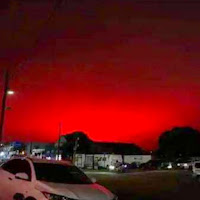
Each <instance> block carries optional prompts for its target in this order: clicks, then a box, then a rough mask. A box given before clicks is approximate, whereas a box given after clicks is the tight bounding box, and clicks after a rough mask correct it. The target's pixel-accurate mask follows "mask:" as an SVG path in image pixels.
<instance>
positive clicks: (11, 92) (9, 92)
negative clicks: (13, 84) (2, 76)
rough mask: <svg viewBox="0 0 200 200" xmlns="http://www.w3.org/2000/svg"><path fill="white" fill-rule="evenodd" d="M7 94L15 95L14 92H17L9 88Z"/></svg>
mask: <svg viewBox="0 0 200 200" xmlns="http://www.w3.org/2000/svg"><path fill="white" fill-rule="evenodd" d="M7 94H8V95H13V94H15V92H14V91H13V90H8V91H7Z"/></svg>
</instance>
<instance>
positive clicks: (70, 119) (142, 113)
mask: <svg viewBox="0 0 200 200" xmlns="http://www.w3.org/2000/svg"><path fill="white" fill-rule="evenodd" d="M5 2H6V1H5ZM8 8H9V6H8V5H6V3H4V4H3V3H2V4H1V9H0V27H1V31H0V66H1V71H0V76H1V79H0V80H1V83H0V86H1V88H2V84H3V83H2V76H3V75H2V72H3V68H5V67H10V69H11V73H12V78H11V87H12V88H13V89H14V90H15V91H16V94H15V95H14V96H10V97H9V99H8V105H9V106H11V107H12V110H9V111H7V112H6V126H5V138H6V139H9V140H26V141H27V140H30V138H31V139H33V140H39V141H53V140H55V139H56V138H57V132H58V124H59V122H60V121H62V122H63V132H64V133H67V132H72V131H75V130H81V131H84V132H86V133H87V134H88V135H89V136H90V137H91V138H92V139H94V140H98V141H121V142H135V143H137V144H139V145H141V146H143V147H145V148H154V147H156V145H157V139H158V136H159V134H160V133H162V131H165V130H166V129H170V128H172V127H174V126H193V127H195V128H200V123H199V122H200V66H199V64H200V61H199V58H200V37H199V36H200V14H199V13H200V3H198V1H196V2H195V1H191V0H190V1H189V0H186V1H181V0H176V1H172V0H170V1H133V0H115V1H114V0H109V1H108V0H106V1H105V0H79V1H78V0H77V1H74V0H66V1H63V3H62V6H61V7H60V8H58V9H57V12H56V13H55V15H53V17H52V18H51V20H49V21H48V23H46V20H47V18H48V16H49V15H50V16H52V15H51V13H52V10H53V1H50V0H45V1H39V0H38V1H35V0H34V1H33V0H29V1H25V0H18V1H17V0H16V1H15V3H12V4H11V6H10V10H8ZM37 38H39V40H37ZM36 40H37V42H35V41H36ZM26 58H28V62H25V63H24V65H20V66H18V64H19V63H21V62H23V61H24V60H26Z"/></svg>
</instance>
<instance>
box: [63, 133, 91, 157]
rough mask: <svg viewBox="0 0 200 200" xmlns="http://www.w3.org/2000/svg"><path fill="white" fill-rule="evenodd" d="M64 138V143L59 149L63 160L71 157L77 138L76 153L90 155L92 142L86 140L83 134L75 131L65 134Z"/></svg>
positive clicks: (86, 137)
mask: <svg viewBox="0 0 200 200" xmlns="http://www.w3.org/2000/svg"><path fill="white" fill-rule="evenodd" d="M64 137H65V140H66V142H65V143H64V144H63V145H62V147H61V150H62V155H63V157H64V158H66V157H69V156H70V157H72V155H73V152H74V147H75V143H76V141H77V138H79V140H78V148H77V150H76V152H77V153H90V148H91V144H92V141H91V140H90V139H89V138H88V136H87V135H86V134H85V133H83V132H79V131H77V132H73V133H71V134H67V135H65V136H64Z"/></svg>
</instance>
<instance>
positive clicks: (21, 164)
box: [2, 159, 31, 181]
mask: <svg viewBox="0 0 200 200" xmlns="http://www.w3.org/2000/svg"><path fill="white" fill-rule="evenodd" d="M2 168H3V169H4V170H5V171H8V172H10V173H11V174H14V175H15V174H17V173H26V174H27V175H28V177H29V181H31V167H30V164H29V163H28V161H26V160H20V159H14V160H11V161H8V162H7V163H5V164H4V165H3V166H2Z"/></svg>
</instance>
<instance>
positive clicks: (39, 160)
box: [12, 156, 73, 166]
mask: <svg viewBox="0 0 200 200" xmlns="http://www.w3.org/2000/svg"><path fill="white" fill-rule="evenodd" d="M12 159H26V160H30V161H31V162H33V163H47V164H61V165H69V166H72V165H73V164H72V163H71V162H70V161H63V160H47V159H42V158H37V157H26V156H24V157H18V156H17V157H13V158H12Z"/></svg>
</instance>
